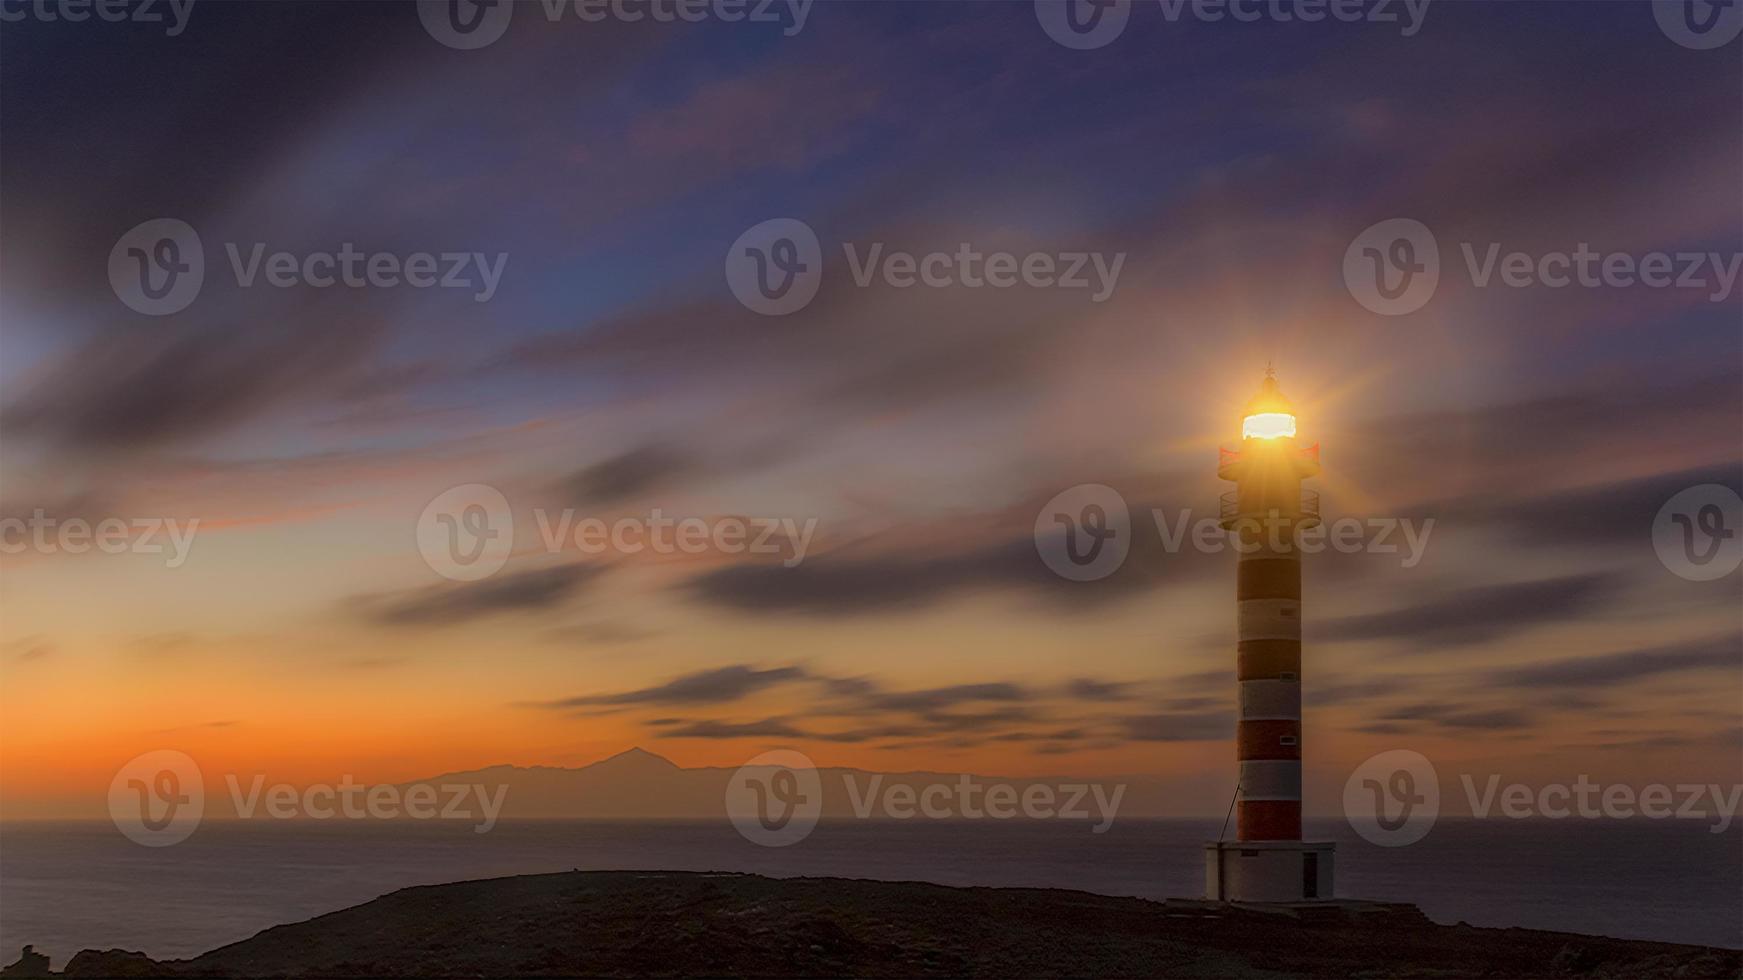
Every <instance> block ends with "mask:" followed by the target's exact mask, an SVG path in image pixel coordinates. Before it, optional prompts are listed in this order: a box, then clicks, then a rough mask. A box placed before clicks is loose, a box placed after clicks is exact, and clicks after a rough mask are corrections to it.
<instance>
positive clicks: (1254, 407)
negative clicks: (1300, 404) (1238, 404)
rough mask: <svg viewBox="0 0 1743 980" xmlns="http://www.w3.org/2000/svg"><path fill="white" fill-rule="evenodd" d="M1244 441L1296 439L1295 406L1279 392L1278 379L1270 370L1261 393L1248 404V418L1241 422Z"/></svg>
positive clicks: (1267, 371)
mask: <svg viewBox="0 0 1743 980" xmlns="http://www.w3.org/2000/svg"><path fill="white" fill-rule="evenodd" d="M1241 438H1242V439H1293V438H1295V406H1293V405H1291V404H1289V399H1287V398H1284V397H1283V392H1281V391H1278V390H1277V378H1276V376H1275V375H1273V374H1272V373H1271V371H1270V369H1269V368H1267V369H1266V371H1265V383H1264V384H1263V385H1261V386H1260V387H1259V393H1258V394H1257V395H1255V396H1254V397H1253V400H1252V401H1250V402H1248V403H1247V415H1246V418H1244V419H1242V420H1241Z"/></svg>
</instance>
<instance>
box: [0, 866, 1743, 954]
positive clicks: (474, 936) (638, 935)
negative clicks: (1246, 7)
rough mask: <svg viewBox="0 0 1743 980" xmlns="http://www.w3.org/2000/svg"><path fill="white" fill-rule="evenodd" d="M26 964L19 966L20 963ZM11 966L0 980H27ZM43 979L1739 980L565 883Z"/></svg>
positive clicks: (1404, 946) (1550, 942)
mask: <svg viewBox="0 0 1743 980" xmlns="http://www.w3.org/2000/svg"><path fill="white" fill-rule="evenodd" d="M33 957H34V958H33ZM47 968H48V964H47V963H46V962H45V961H44V959H43V958H42V957H40V956H36V955H35V954H27V955H26V956H25V957H23V958H22V959H21V960H20V961H19V962H18V963H15V964H13V965H12V966H10V967H7V968H6V970H5V971H4V972H3V973H0V975H3V976H5V977H14V976H46V975H49V974H47V972H46V970H47ZM57 975H60V976H68V977H74V976H87V977H88V976H103V977H120V976H175V977H206V976H214V977H216V976H224V977H478V976H527V977H533V976H608V977H617V976H624V977H628V976H674V977H677V976H771V977H775V976H778V977H798V976H856V977H911V976H996V977H1012V976H1043V975H1044V976H1122V977H1132V976H1167V977H1284V976H1328V977H1330V976H1335V977H1352V976H1357V977H1360V976H1371V977H1739V976H1743V954H1740V953H1739V952H1737V951H1734V950H1723V949H1709V948H1704V947H1698V946H1676V945H1671V944H1666V943H1648V942H1634V941H1628V940H1617V939H1599V938H1593V937H1588V936H1577V935H1571V934H1566V933H1552V932H1534V931H1530V930H1524V929H1477V928H1472V927H1470V926H1465V925H1457V926H1440V925H1435V924H1433V923H1431V922H1429V921H1428V920H1427V919H1425V918H1423V917H1422V916H1421V915H1420V913H1417V912H1415V910H1414V909H1412V908H1411V907H1409V906H1355V905H1349V906H1342V907H1326V908H1319V909H1314V910H1311V911H1309V912H1307V913H1305V914H1284V913H1279V912H1275V911H1258V910H1251V909H1239V908H1229V907H1226V906H1213V905H1207V904H1204V903H1158V902H1149V901H1143V900H1140V899H1133V898H1109V897H1106V896H1101V895H1090V894H1085V893H1082V892H1069V891H1052V890H1044V889H1012V888H947V887H944V886H941V885H927V884H919V883H914V882H879V881H859V880H846V879H839V878H795V879H771V878H762V877H758V876H755V875H707V874H684V873H670V872H579V871H578V872H573V873H569V874H551V875H533V876H526V877H517V878H497V879H492V880H488V881H466V882H459V883H456V884H451V885H436V886H431V887H425V888H407V889H404V890H402V891H397V892H394V893H393V894H391V895H385V896H383V897H381V898H378V899H376V900H375V901H373V902H368V903H366V904H363V905H359V906H356V907H355V908H349V909H344V910H342V911H339V912H333V913H329V914H327V915H323V916H320V917H318V918H314V919H310V920H308V921H306V922H298V923H295V924H292V925H283V926H277V927H274V928H272V929H268V930H266V931H264V932H262V933H260V934H259V935H256V936H254V937H253V938H252V939H247V940H244V941H242V942H239V943H234V944H232V945H229V946H225V947H222V948H220V949H215V950H212V951H211V952H209V953H205V954H203V955H201V956H199V957H196V958H194V959H192V960H173V961H166V962H154V961H152V960H150V959H147V958H146V957H145V956H143V955H142V954H139V953H127V952H123V951H120V950H108V951H94V950H86V951H84V952H82V953H79V954H78V955H77V956H75V957H74V958H73V959H72V960H71V961H70V962H69V963H67V964H66V965H65V969H64V971H63V972H62V973H61V974H57Z"/></svg>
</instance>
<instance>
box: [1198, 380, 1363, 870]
mask: <svg viewBox="0 0 1743 980" xmlns="http://www.w3.org/2000/svg"><path fill="white" fill-rule="evenodd" d="M1318 472H1319V444H1318V443H1315V444H1313V445H1306V446H1304V445H1302V444H1301V442H1300V440H1299V439H1298V437H1297V435H1296V417H1295V409H1294V407H1293V406H1291V405H1290V403H1289V400H1288V399H1286V398H1284V397H1283V393H1282V392H1281V391H1280V390H1279V389H1278V387H1277V378H1276V375H1275V374H1274V373H1273V372H1272V371H1271V370H1269V369H1267V370H1266V372H1265V380H1264V382H1263V383H1262V384H1261V385H1260V387H1259V393H1258V395H1257V396H1255V397H1254V398H1253V400H1252V401H1250V402H1248V403H1247V410H1246V413H1245V415H1244V416H1243V418H1242V419H1241V446H1240V448H1239V449H1223V450H1221V452H1220V458H1219V460H1218V465H1217V476H1219V477H1221V478H1222V479H1224V480H1228V481H1230V482H1231V483H1233V484H1234V485H1235V489H1233V490H1231V491H1229V492H1228V493H1225V494H1223V496H1222V512H1221V524H1222V527H1223V529H1224V530H1226V531H1228V532H1229V534H1230V537H1231V540H1232V541H1233V543H1234V545H1235V550H1236V551H1237V552H1238V555H1239V558H1238V562H1237V565H1236V574H1235V622H1236V651H1237V652H1236V657H1237V668H1236V675H1235V676H1236V679H1237V681H1238V683H1239V694H1238V701H1237V704H1238V709H1237V712H1236V722H1235V758H1236V764H1237V766H1238V769H1239V775H1238V782H1237V784H1236V789H1235V798H1234V810H1235V838H1234V839H1233V840H1226V839H1222V840H1216V841H1212V842H1211V843H1209V844H1206V845H1205V891H1206V894H1207V895H1208V897H1210V898H1211V899H1213V900H1216V901H1225V902H1311V901H1323V900H1327V899H1330V898H1331V897H1332V847H1333V845H1332V844H1331V842H1330V841H1303V840H1302V839H1301V755H1302V748H1303V745H1302V736H1301V681H1302V672H1301V551H1300V548H1299V541H1298V539H1297V535H1298V533H1299V532H1301V531H1302V530H1305V529H1307V528H1311V527H1313V526H1315V525H1317V524H1318V523H1319V495H1318V494H1317V493H1315V492H1314V491H1312V490H1304V489H1302V486H1301V484H1302V481H1303V480H1306V479H1308V478H1309V477H1312V476H1314V475H1315V474H1317V473H1318ZM1225 823H1226V822H1225ZM1225 835H1226V827H1225Z"/></svg>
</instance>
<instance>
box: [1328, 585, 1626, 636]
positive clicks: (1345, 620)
mask: <svg viewBox="0 0 1743 980" xmlns="http://www.w3.org/2000/svg"><path fill="white" fill-rule="evenodd" d="M1618 583H1619V576H1617V575H1615V574H1614V573H1607V572H1606V573H1591V574H1585V575H1569V576H1564V577H1561V578H1550V579H1541V580H1538V581H1535V582H1522V583H1510V584H1506V585H1484V586H1478V587H1476V588H1469V589H1460V590H1457V591H1454V592H1452V593H1450V594H1446V595H1441V596H1436V597H1434V598H1431V599H1428V600H1426V601H1424V602H1420V603H1418V604H1417V605H1414V606H1409V607H1405V608H1402V609H1394V610H1392V611H1389V612H1383V613H1368V614H1364V615H1360V616H1345V617H1342V618H1338V619H1332V620H1328V621H1326V622H1324V623H1322V624H1318V625H1315V626H1312V627H1310V629H1311V631H1312V634H1313V638H1314V639H1316V640H1408V641H1410V643H1411V644H1412V646H1414V647H1416V648H1417V649H1418V650H1420V651H1428V650H1431V649H1433V648H1435V647H1449V646H1467V645H1470V644H1475V643H1485V642H1488V641H1491V640H1497V639H1503V638H1505V637H1508V636H1512V635H1514V634H1517V633H1522V632H1525V631H1526V630H1529V629H1532V628H1534V627H1537V626H1542V625H1544V624H1546V623H1556V622H1565V621H1568V620H1573V619H1577V618H1579V617H1580V615H1581V614H1583V613H1585V612H1588V611H1590V610H1592V609H1595V608H1598V607H1600V606H1601V605H1602V604H1603V603H1605V602H1607V601H1608V600H1609V599H1610V598H1611V597H1612V596H1613V595H1614V594H1615V592H1616V591H1617V586H1618Z"/></svg>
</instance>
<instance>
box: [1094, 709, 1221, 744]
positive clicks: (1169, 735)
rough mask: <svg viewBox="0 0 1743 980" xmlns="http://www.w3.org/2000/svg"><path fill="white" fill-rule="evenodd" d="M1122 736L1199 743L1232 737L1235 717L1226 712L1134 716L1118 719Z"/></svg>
mask: <svg viewBox="0 0 1743 980" xmlns="http://www.w3.org/2000/svg"><path fill="white" fill-rule="evenodd" d="M1120 725H1121V727H1122V728H1123V729H1124V730H1125V735H1126V737H1128V738H1130V739H1132V740H1133V741H1138V742H1203V741H1210V740H1214V739H1226V738H1229V737H1230V736H1232V735H1233V734H1234V731H1235V718H1234V715H1233V714H1232V713H1230V712H1228V711H1199V712H1189V713H1183V714H1157V715H1135V716H1132V717H1127V718H1122V719H1120Z"/></svg>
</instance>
